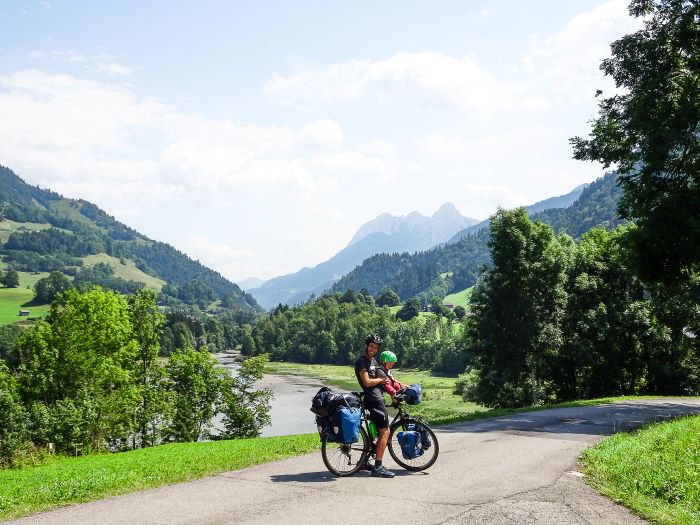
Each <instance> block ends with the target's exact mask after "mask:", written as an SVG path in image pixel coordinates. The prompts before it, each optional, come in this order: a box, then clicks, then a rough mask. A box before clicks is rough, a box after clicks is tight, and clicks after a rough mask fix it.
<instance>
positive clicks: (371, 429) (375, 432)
mask: <svg viewBox="0 0 700 525" xmlns="http://www.w3.org/2000/svg"><path fill="white" fill-rule="evenodd" d="M377 436H379V431H378V430H377V425H375V424H374V421H370V422H369V438H370V439H371V440H372V441H374V440H375V439H377Z"/></svg>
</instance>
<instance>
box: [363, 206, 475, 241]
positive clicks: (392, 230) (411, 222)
mask: <svg viewBox="0 0 700 525" xmlns="http://www.w3.org/2000/svg"><path fill="white" fill-rule="evenodd" d="M478 222H479V221H477V220H476V219H469V218H467V217H463V216H462V215H461V214H460V213H459V212H458V211H457V208H455V207H454V205H453V204H452V203H451V202H446V203H445V204H443V205H442V206H440V208H439V209H438V210H437V211H436V212H435V213H434V214H433V215H432V216H431V217H426V216H424V215H421V214H420V213H418V212H415V211H414V212H411V213H409V214H408V215H406V216H405V217H396V216H394V215H389V214H388V213H383V214H381V215H380V216H379V217H377V218H376V219H374V220H371V221H369V222H368V223H365V224H364V225H363V226H361V227H360V229H359V230H357V233H355V235H354V236H353V238H352V239H351V240H350V245H353V244H355V243H358V242H360V241H362V239H364V238H366V237H367V236H369V235H372V234H374V233H384V234H386V235H389V236H391V237H392V238H394V239H395V242H394V244H397V245H398V244H400V245H402V246H405V247H406V249H407V250H414V251H417V250H426V249H428V248H432V247H433V246H435V245H437V244H440V243H442V242H445V241H446V240H448V239H449V238H450V237H452V235H454V234H455V233H456V232H458V231H460V230H463V229H464V228H467V227H469V226H472V225H474V224H476V223H478Z"/></svg>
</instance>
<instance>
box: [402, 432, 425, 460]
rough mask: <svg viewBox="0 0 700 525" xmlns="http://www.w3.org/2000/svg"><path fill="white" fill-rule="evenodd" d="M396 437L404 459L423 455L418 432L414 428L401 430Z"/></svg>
mask: <svg viewBox="0 0 700 525" xmlns="http://www.w3.org/2000/svg"><path fill="white" fill-rule="evenodd" d="M396 437H397V438H398V440H399V445H401V455H402V456H403V458H404V459H416V458H417V457H419V456H422V455H423V448H422V447H421V441H420V433H418V432H416V431H415V430H403V431H401V432H399V433H398V435H397V436H396Z"/></svg>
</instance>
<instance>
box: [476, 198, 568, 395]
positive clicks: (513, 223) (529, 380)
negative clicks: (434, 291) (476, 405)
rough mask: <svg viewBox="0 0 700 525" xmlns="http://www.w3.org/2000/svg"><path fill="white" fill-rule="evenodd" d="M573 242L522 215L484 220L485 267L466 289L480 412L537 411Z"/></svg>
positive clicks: (557, 340) (554, 347)
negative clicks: (529, 407) (483, 408)
mask: <svg viewBox="0 0 700 525" xmlns="http://www.w3.org/2000/svg"><path fill="white" fill-rule="evenodd" d="M572 243H573V241H572V240H571V238H570V237H568V236H563V237H560V238H557V237H555V236H554V232H553V230H552V228H551V227H550V226H548V225H546V224H542V223H540V222H534V223H533V222H531V221H530V218H529V217H528V215H527V212H526V211H525V210H524V209H523V208H518V209H516V210H512V211H507V210H501V209H499V210H498V212H497V213H496V214H495V215H494V216H492V217H491V232H490V239H489V248H490V249H491V257H492V259H493V266H492V267H491V268H490V269H489V270H487V271H486V272H485V273H484V275H483V278H482V280H481V281H480V282H479V283H478V284H477V286H476V287H475V288H474V293H473V294H472V298H471V305H470V310H471V311H472V312H473V316H472V317H470V318H469V322H468V324H467V339H468V343H469V346H470V349H471V352H472V353H473V354H474V355H475V356H476V357H477V362H478V367H479V368H480V376H479V382H478V387H477V389H476V398H475V399H474V400H475V401H479V402H481V403H483V404H485V405H487V406H521V405H526V404H529V403H534V404H537V403H539V402H540V401H541V400H543V399H545V398H547V397H548V396H549V395H551V390H552V387H551V385H550V386H548V385H547V384H546V383H545V382H544V381H543V379H544V378H547V377H549V375H550V374H549V372H548V367H549V366H551V364H552V363H553V358H554V357H555V356H556V355H557V353H558V350H559V348H560V346H561V344H562V333H561V324H560V321H561V319H562V316H563V314H564V308H565V306H566V291H565V287H564V285H565V282H566V269H567V266H568V260H569V253H570V251H571V246H572Z"/></svg>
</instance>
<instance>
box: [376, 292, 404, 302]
mask: <svg viewBox="0 0 700 525" xmlns="http://www.w3.org/2000/svg"><path fill="white" fill-rule="evenodd" d="M400 304H401V299H400V298H399V295H398V294H397V293H396V292H395V291H394V290H392V289H391V288H385V289H384V290H383V291H382V293H380V294H379V296H378V297H377V306H398V305H400Z"/></svg>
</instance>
